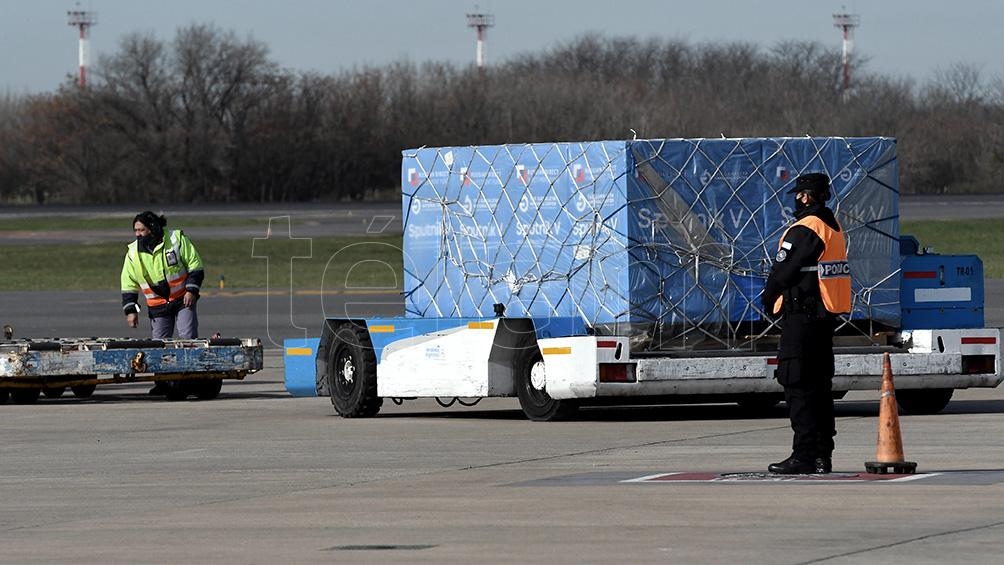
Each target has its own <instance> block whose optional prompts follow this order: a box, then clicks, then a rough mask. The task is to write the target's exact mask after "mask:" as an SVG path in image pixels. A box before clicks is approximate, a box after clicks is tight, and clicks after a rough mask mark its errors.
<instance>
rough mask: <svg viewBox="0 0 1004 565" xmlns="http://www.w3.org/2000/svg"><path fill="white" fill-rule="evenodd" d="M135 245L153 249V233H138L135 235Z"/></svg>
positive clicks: (154, 241) (154, 243)
mask: <svg viewBox="0 0 1004 565" xmlns="http://www.w3.org/2000/svg"><path fill="white" fill-rule="evenodd" d="M136 245H139V246H140V248H142V249H153V247H154V246H155V245H157V240H155V239H154V238H153V234H150V235H139V236H136Z"/></svg>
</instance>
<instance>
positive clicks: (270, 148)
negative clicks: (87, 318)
mask: <svg viewBox="0 0 1004 565" xmlns="http://www.w3.org/2000/svg"><path fill="white" fill-rule="evenodd" d="M866 63H867V62H866V61H865V60H858V61H855V69H856V70H855V84H854V87H853V89H852V90H851V91H849V92H843V90H842V88H841V84H840V76H841V73H840V68H841V63H840V53H839V52H838V51H837V50H835V49H832V48H829V47H825V46H823V45H822V44H819V43H814V42H795V41H792V42H782V43H779V44H776V45H774V46H771V47H769V48H764V47H760V46H757V45H754V44H750V43H743V42H734V43H715V44H710V43H709V44H691V43H689V42H686V41H682V40H660V39H648V40H642V39H635V38H609V37H604V36H601V35H585V36H581V37H578V38H576V39H574V40H572V41H569V42H566V43H563V44H560V45H557V46H556V47H553V48H551V49H549V50H546V51H543V52H538V53H527V54H524V55H521V56H517V57H514V58H511V59H509V60H507V61H504V62H502V63H499V64H495V65H492V66H489V67H487V68H485V69H482V70H479V69H477V68H474V67H473V66H458V65H454V64H449V63H442V62H427V63H415V62H409V61H400V62H396V63H393V64H389V65H385V66H376V67H362V68H355V69H352V70H346V71H343V72H340V73H337V74H331V75H322V74H317V73H307V72H296V71H294V70H291V69H286V68H282V67H280V66H279V65H277V64H276V63H275V62H274V61H272V60H271V59H270V58H269V54H268V49H267V47H266V46H265V45H264V44H263V43H261V42H260V41H257V40H255V39H252V38H238V37H237V36H236V35H235V34H234V33H232V32H228V31H223V30H221V29H219V28H217V27H215V26H212V25H198V24H195V25H191V26H188V27H186V28H182V29H180V30H179V31H178V32H177V33H176V35H175V37H174V38H173V40H170V41H164V40H158V39H156V38H154V37H153V36H152V35H149V34H131V35H128V36H126V37H124V38H123V39H122V41H121V43H120V46H119V49H118V51H117V52H115V53H114V54H111V55H109V56H105V57H102V58H101V60H100V61H99V63H98V65H97V66H96V67H95V69H94V70H93V72H92V75H91V76H92V77H93V78H92V80H91V83H90V84H89V85H88V88H87V89H80V88H77V87H76V86H75V85H74V83H73V82H72V81H71V80H69V79H68V80H67V82H66V84H64V85H63V86H62V87H60V88H59V89H58V90H57V91H55V92H51V93H44V94H38V95H31V96H12V95H9V94H8V95H6V96H2V97H0V202H5V203H48V202H65V203H82V202H87V203H121V202H130V203H133V202H149V203H163V202H181V201H186V202H187V201H194V202H234V201H245V202H288V201H307V200H318V199H363V198H372V197H375V196H381V195H391V194H393V191H394V190H396V189H397V188H398V187H399V186H400V159H401V150H402V149H406V148H411V147H420V146H443V145H480V144H497V143H522V142H546V141H580V140H582V141H585V140H600V139H625V138H630V137H631V136H633V135H634V134H633V133H632V130H633V131H634V132H637V135H638V136H639V137H646V138H661V137H719V136H721V135H725V136H727V137H747V136H748V137H759V136H800V135H805V134H810V135H824V136H827V135H836V136H871V135H884V136H893V137H896V138H898V140H899V157H900V175H901V188H902V190H903V191H904V192H907V193H946V192H951V193H962V192H996V191H999V190H1000V189H999V186H998V183H999V179H1000V178H1002V176H1004V81H1002V79H1001V78H1000V77H986V76H984V75H983V73H982V71H981V70H980V69H979V68H978V67H975V66H972V65H967V64H963V63H959V64H956V65H953V66H951V67H949V68H947V69H942V70H939V71H938V72H936V73H935V75H934V76H933V78H931V79H930V80H928V81H926V82H923V83H918V82H916V81H914V80H912V79H909V78H902V77H892V76H884V75H881V74H877V73H871V72H867V65H866Z"/></svg>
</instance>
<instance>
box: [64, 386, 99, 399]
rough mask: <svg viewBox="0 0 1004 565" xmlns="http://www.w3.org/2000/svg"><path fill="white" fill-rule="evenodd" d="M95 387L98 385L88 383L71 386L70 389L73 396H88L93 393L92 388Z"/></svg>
mask: <svg viewBox="0 0 1004 565" xmlns="http://www.w3.org/2000/svg"><path fill="white" fill-rule="evenodd" d="M96 388H98V385H96V384H89V385H76V386H71V387H70V390H71V391H73V396H76V397H77V398H90V397H91V396H93V395H94V389H96Z"/></svg>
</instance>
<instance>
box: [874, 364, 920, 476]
mask: <svg viewBox="0 0 1004 565" xmlns="http://www.w3.org/2000/svg"><path fill="white" fill-rule="evenodd" d="M890 470H891V471H892V472H894V473H906V474H911V473H915V472H916V471H917V464H916V463H913V462H911V461H904V460H903V439H902V437H901V435H900V431H899V408H898V407H897V406H896V387H895V386H893V383H892V363H891V362H890V361H889V354H888V353H885V354H884V355H883V356H882V396H881V397H880V398H879V423H878V443H877V444H876V446H875V461H869V462H866V463H865V471H868V472H869V473H880V474H885V473H888V472H889V471H890Z"/></svg>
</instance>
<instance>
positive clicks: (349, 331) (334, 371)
mask: <svg viewBox="0 0 1004 565" xmlns="http://www.w3.org/2000/svg"><path fill="white" fill-rule="evenodd" d="M328 392H329V393H330V394H331V405H332V406H334V407H335V412H337V413H338V415H339V416H341V417H343V418H366V417H370V416H375V415H376V414H377V412H379V411H380V407H381V406H383V399H382V398H380V397H379V396H377V375H376V354H375V353H374V351H373V342H371V341H370V336H369V332H367V331H366V329H365V328H361V327H359V326H357V325H355V324H352V323H348V324H342V325H341V326H340V327H339V328H338V329H337V330H336V331H335V335H334V337H333V338H332V340H331V346H330V347H329V348H328Z"/></svg>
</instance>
